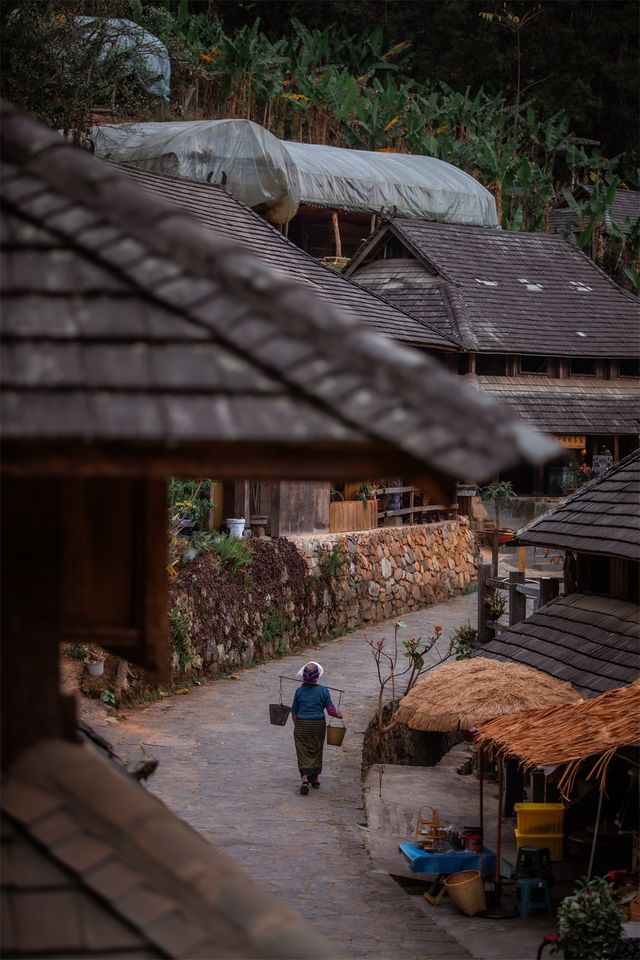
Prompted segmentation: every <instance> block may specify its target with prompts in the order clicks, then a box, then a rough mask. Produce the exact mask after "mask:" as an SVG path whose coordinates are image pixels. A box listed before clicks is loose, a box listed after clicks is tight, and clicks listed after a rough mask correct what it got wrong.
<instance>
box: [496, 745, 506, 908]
mask: <svg viewBox="0 0 640 960" xmlns="http://www.w3.org/2000/svg"><path fill="white" fill-rule="evenodd" d="M503 798H504V768H503V765H502V760H501V759H500V757H498V827H497V831H496V906H498V907H499V906H500V882H501V881H500V857H501V855H502V806H503V803H504V799H503Z"/></svg>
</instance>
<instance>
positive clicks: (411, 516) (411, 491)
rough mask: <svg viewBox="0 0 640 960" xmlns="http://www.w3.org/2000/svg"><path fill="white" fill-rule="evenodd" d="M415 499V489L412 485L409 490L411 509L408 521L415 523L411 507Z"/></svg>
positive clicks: (411, 507) (410, 507)
mask: <svg viewBox="0 0 640 960" xmlns="http://www.w3.org/2000/svg"><path fill="white" fill-rule="evenodd" d="M415 499H416V495H415V490H414V488H413V487H412V488H411V490H410V491H409V510H410V511H411V512H410V514H409V523H415V520H416V517H415V513H414V512H413V508H414V506H415Z"/></svg>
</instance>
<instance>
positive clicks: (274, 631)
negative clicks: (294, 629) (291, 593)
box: [262, 603, 290, 656]
mask: <svg viewBox="0 0 640 960" xmlns="http://www.w3.org/2000/svg"><path fill="white" fill-rule="evenodd" d="M289 626H290V624H289V620H288V619H287V617H286V616H285V615H284V614H283V613H282V612H281V611H280V610H278V608H277V607H276V606H275V605H274V604H272V603H270V604H269V605H268V606H267V613H266V616H265V618H264V620H263V621H262V640H263V643H265V644H267V643H269V644H274V645H275V647H276V654H277V655H278V656H284V654H285V652H286V651H285V649H284V646H283V645H282V644H280V643H278V641H280V640H282V638H283V637H284V635H285V633H286V632H287V630H288V629H289Z"/></svg>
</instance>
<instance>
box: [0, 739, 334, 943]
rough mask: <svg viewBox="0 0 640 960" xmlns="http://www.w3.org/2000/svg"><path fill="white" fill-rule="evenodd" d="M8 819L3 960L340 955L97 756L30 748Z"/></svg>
mask: <svg viewBox="0 0 640 960" xmlns="http://www.w3.org/2000/svg"><path fill="white" fill-rule="evenodd" d="M2 810H3V818H2V853H3V856H2V864H1V866H2V917H3V931H2V933H3V938H2V939H3V955H4V956H12V957H13V956H25V957H36V956H47V957H60V958H66V957H71V956H81V957H93V956H96V957H112V956H113V957H115V956H121V957H127V958H129V957H131V958H134V957H182V958H185V960H187V958H188V960H197V958H202V960H216V958H219V960H233V958H234V957H245V958H247V957H251V958H252V960H253V958H273V960H279V958H285V957H289V958H292V960H293V958H302V957H317V958H320V957H327V958H328V957H332V956H334V952H333V951H332V949H331V948H330V947H329V946H328V945H327V944H326V943H325V942H324V941H323V940H322V938H321V937H320V936H319V935H318V934H316V933H315V931H311V930H310V928H309V925H308V924H307V923H306V922H304V921H303V920H301V919H299V918H298V917H296V916H295V915H294V914H292V913H290V912H289V910H287V909H286V908H285V907H283V906H281V905H280V904H279V903H278V901H277V900H276V899H275V898H274V897H272V896H271V895H269V894H267V893H265V892H264V891H262V890H260V889H258V887H256V886H254V885H253V884H252V883H251V881H250V880H248V879H247V878H246V877H245V876H244V875H243V874H242V873H241V872H240V870H239V868H238V867H237V866H236V865H235V864H233V863H232V862H231V861H230V860H228V859H227V858H226V857H224V856H222V855H221V854H219V853H218V852H217V851H215V850H214V849H213V847H211V846H210V845H209V844H208V843H207V842H206V841H205V840H204V839H203V838H202V837H200V836H199V835H198V834H197V833H195V831H193V830H192V829H191V828H190V827H189V826H187V824H186V823H184V822H183V821H182V820H180V819H179V818H178V817H176V816H175V814H173V813H171V811H170V810H168V809H167V808H166V807H165V806H164V804H162V803H161V802H160V801H159V800H157V799H156V798H155V797H153V796H152V795H151V794H150V793H148V792H147V791H146V790H144V789H143V788H142V787H140V786H139V785H138V783H137V782H136V781H135V780H134V779H133V778H132V777H130V776H128V775H127V774H125V773H124V772H123V771H122V770H120V769H119V768H118V767H116V765H115V764H114V763H112V762H111V761H110V760H108V759H106V758H103V757H101V756H99V755H98V753H97V752H96V751H95V749H94V748H92V747H89V746H86V745H78V744H71V743H66V742H63V741H60V740H47V741H42V742H40V743H39V744H36V745H35V746H34V747H32V748H30V749H29V750H27V751H26V752H25V753H24V754H22V755H21V757H20V759H19V761H18V762H17V763H16V765H15V766H14V768H13V769H12V772H11V776H10V778H9V780H8V782H7V783H5V784H4V785H3V795H2Z"/></svg>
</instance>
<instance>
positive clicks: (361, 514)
mask: <svg viewBox="0 0 640 960" xmlns="http://www.w3.org/2000/svg"><path fill="white" fill-rule="evenodd" d="M377 526H378V502H377V500H338V501H337V502H334V503H330V504H329V533H347V532H350V531H352V530H375V529H376V528H377Z"/></svg>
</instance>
